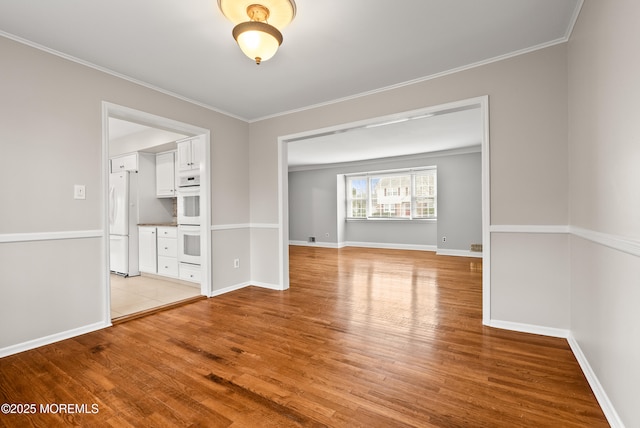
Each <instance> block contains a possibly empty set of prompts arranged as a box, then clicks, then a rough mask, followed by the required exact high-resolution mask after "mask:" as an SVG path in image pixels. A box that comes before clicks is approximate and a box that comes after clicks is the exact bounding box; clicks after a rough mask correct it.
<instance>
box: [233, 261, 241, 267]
mask: <svg viewBox="0 0 640 428" xmlns="http://www.w3.org/2000/svg"><path fill="white" fill-rule="evenodd" d="M239 267H240V259H233V268H234V269H238V268H239Z"/></svg>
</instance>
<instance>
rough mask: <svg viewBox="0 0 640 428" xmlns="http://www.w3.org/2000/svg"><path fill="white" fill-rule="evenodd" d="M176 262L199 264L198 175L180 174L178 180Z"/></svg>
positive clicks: (199, 211)
mask: <svg viewBox="0 0 640 428" xmlns="http://www.w3.org/2000/svg"><path fill="white" fill-rule="evenodd" d="M177 208H178V262H179V263H180V264H181V265H182V264H186V265H187V266H184V267H185V268H189V267H190V266H188V265H198V266H199V265H200V263H201V261H200V255H201V252H202V250H201V210H200V175H197V174H190V175H181V176H180V177H179V181H178V201H177Z"/></svg>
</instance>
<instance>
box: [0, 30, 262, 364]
mask: <svg viewBox="0 0 640 428" xmlns="http://www.w3.org/2000/svg"><path fill="white" fill-rule="evenodd" d="M0 52H2V79H0V93H1V94H2V97H0V116H2V118H3V120H2V126H0V153H1V155H0V182H2V183H3V185H2V186H0V199H1V200H2V209H1V210H0V355H2V354H5V353H10V352H14V351H13V350H14V349H19V348H20V346H30V344H31V345H37V344H38V343H41V342H39V341H45V342H46V341H47V340H55V339H59V338H62V337H66V336H69V335H75V334H80V333H82V332H83V331H87V330H91V329H95V328H100V327H103V326H105V325H106V323H107V320H108V314H107V313H106V311H105V308H106V296H107V284H106V277H107V275H106V273H107V271H108V267H107V266H106V265H105V260H106V257H105V255H104V248H105V239H108V237H106V238H105V236H104V235H103V230H104V226H105V224H104V222H105V213H106V209H105V206H104V200H105V195H103V192H102V191H103V189H104V188H105V187H103V185H104V183H103V174H104V171H103V168H102V167H103V161H104V160H103V154H102V103H103V101H107V102H110V103H114V104H118V105H122V106H126V107H129V108H132V109H136V110H140V111H143V112H146V113H151V114H154V115H158V116H162V117H166V118H169V119H172V120H176V121H180V122H184V123H188V124H191V125H194V126H198V127H201V128H205V129H209V130H210V131H211V169H212V171H211V176H212V179H211V200H212V201H213V202H212V206H211V214H212V224H213V226H214V230H212V232H211V235H212V245H213V248H212V255H213V256H214V258H212V272H213V288H214V290H219V289H225V288H228V287H232V286H234V285H236V284H238V283H240V284H242V283H247V282H248V281H249V280H250V264H251V263H250V260H249V257H250V248H249V245H250V232H249V226H248V223H249V146H248V144H249V125H248V124H247V123H245V122H243V121H241V120H237V119H233V118H230V117H228V116H225V115H222V114H220V113H217V112H214V111H211V110H208V109H205V108H202V107H199V106H196V105H194V104H190V103H188V102H185V101H182V100H179V99H176V98H174V97H171V96H169V95H166V94H163V93H160V92H157V91H153V90H151V89H149V88H145V87H141V86H139V85H136V84H133V83H131V82H128V81H125V80H122V79H120V78H116V77H114V76H110V75H107V74H105V73H103V72H100V71H97V70H94V69H92V68H89V67H86V66H83V65H80V64H77V63H74V62H71V61H69V60H66V59H63V58H60V57H57V56H54V55H52V54H49V53H46V52H44V51H41V50H38V49H34V48H31V47H28V46H26V45H23V44H20V43H17V42H14V41H11V40H9V39H6V38H3V37H0ZM18 177H19V180H18V179H17V178H18ZM74 184H84V185H85V186H86V200H82V201H79V200H74V199H73V185H74ZM229 224H232V225H237V224H244V225H246V227H244V229H243V228H236V229H229V230H218V229H219V228H220V227H224V226H226V225H229ZM216 227H218V229H216ZM228 248H232V249H233V250H234V251H235V252H236V253H238V254H242V256H243V257H246V259H245V260H244V261H243V263H242V264H241V267H240V269H233V260H232V259H233V258H234V256H236V255H235V254H231V253H230V252H229V251H228ZM16 347H18V348H16Z"/></svg>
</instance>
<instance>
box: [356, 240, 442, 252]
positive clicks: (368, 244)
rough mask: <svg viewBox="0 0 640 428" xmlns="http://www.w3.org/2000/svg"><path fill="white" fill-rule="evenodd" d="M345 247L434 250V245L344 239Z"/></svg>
mask: <svg viewBox="0 0 640 428" xmlns="http://www.w3.org/2000/svg"><path fill="white" fill-rule="evenodd" d="M344 244H345V247H363V248H382V249H388V250H416V251H436V249H437V247H436V246H435V245H416V244H389V243H385V242H357V241H346V242H345V243H344Z"/></svg>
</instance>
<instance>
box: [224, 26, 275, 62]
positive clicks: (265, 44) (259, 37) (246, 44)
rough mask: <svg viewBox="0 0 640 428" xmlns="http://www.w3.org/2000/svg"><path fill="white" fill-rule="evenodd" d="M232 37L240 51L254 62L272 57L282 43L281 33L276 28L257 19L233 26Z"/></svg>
mask: <svg viewBox="0 0 640 428" xmlns="http://www.w3.org/2000/svg"><path fill="white" fill-rule="evenodd" d="M233 38H234V39H236V41H237V42H238V45H239V46H240V49H241V50H242V52H244V54H245V55H246V56H248V57H249V58H251V59H252V60H254V61H255V62H256V64H260V62H262V61H266V60H268V59H270V58H271V57H273V56H274V55H275V54H276V52H277V51H278V47H279V46H280V45H281V44H282V33H280V31H278V29H277V28H275V27H273V26H271V25H269V24H267V23H265V22H258V21H249V22H243V23H242V24H238V25H236V26H235V27H234V28H233Z"/></svg>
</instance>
